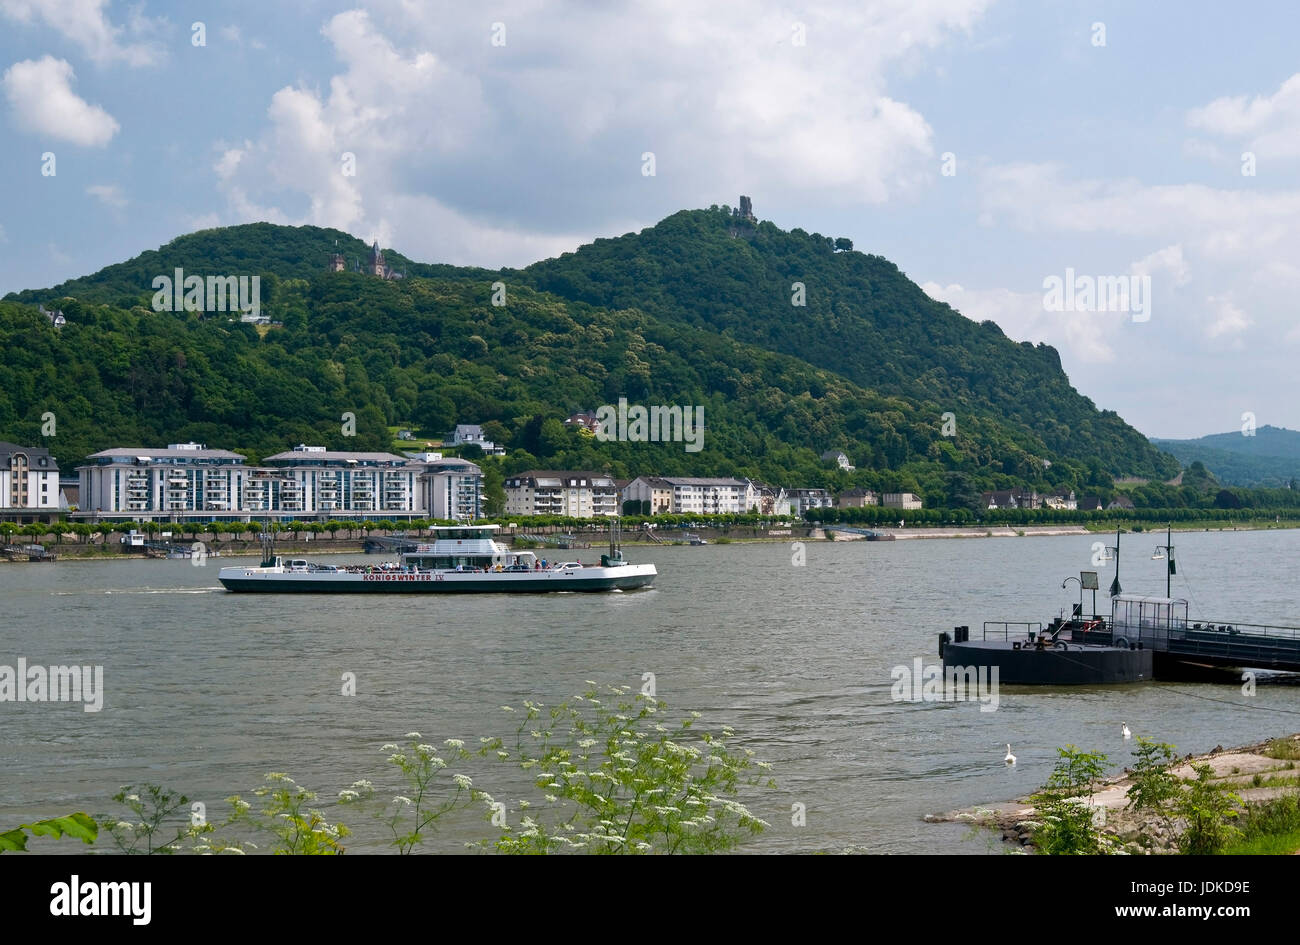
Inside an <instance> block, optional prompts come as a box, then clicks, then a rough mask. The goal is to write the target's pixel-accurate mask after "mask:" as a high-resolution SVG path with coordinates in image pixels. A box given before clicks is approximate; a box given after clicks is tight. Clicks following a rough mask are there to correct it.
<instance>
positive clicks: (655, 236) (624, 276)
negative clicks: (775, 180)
mask: <svg viewBox="0 0 1300 945" xmlns="http://www.w3.org/2000/svg"><path fill="white" fill-rule="evenodd" d="M523 276H524V278H526V279H528V280H529V281H530V282H531V284H533V285H534V286H536V287H537V288H539V289H543V290H545V291H548V292H552V293H554V294H556V295H559V296H562V297H564V298H571V299H579V300H581V301H584V302H589V303H591V304H593V305H601V306H605V307H613V308H628V307H637V308H640V309H642V310H643V311H646V312H649V313H651V314H653V315H655V316H657V317H658V318H660V319H662V320H663V321H664V322H665V323H667V324H680V323H686V324H691V325H694V326H697V327H706V328H708V329H710V330H712V331H717V332H724V333H726V334H727V335H728V336H730V337H734V338H736V339H737V340H739V341H745V342H749V343H751V344H756V345H759V346H761V347H763V348H767V349H769V350H773V351H780V352H783V353H785V354H790V355H794V356H796V357H798V358H801V359H802V360H805V361H807V362H809V363H810V364H814V365H816V366H818V367H821V368H825V369H827V370H831V371H834V372H836V373H837V374H840V375H842V376H843V377H846V378H848V379H849V380H852V381H854V382H855V383H857V384H860V385H862V386H864V387H869V388H873V389H876V390H882V391H890V392H894V393H899V394H903V395H905V396H907V397H910V398H915V399H918V400H924V401H931V402H933V403H935V404H938V405H939V406H940V408H941V409H942V410H946V411H952V412H954V413H955V414H956V415H957V416H958V417H959V418H960V417H962V416H966V415H969V414H970V413H972V412H974V413H990V414H992V415H993V416H996V417H998V418H1000V419H1003V420H1006V421H1010V422H1011V423H1013V424H1015V425H1017V426H1019V427H1022V428H1024V429H1027V430H1030V431H1032V432H1033V434H1034V436H1035V439H1036V440H1037V441H1038V442H1040V443H1041V444H1042V452H1043V455H1044V457H1045V458H1047V457H1054V456H1066V457H1072V458H1075V459H1079V460H1083V461H1087V460H1088V459H1090V458H1093V457H1101V458H1102V459H1103V461H1104V462H1105V464H1106V465H1107V467H1108V468H1110V469H1111V470H1113V471H1115V472H1117V473H1118V472H1119V471H1120V469H1130V470H1136V469H1144V470H1147V472H1146V473H1143V474H1142V475H1150V476H1157V475H1159V476H1165V477H1168V476H1172V475H1174V474H1175V473H1176V472H1177V470H1178V465H1177V464H1176V463H1175V462H1174V461H1173V460H1171V459H1170V458H1169V457H1166V456H1162V455H1161V454H1160V453H1159V451H1158V450H1157V449H1155V448H1153V447H1152V446H1151V445H1150V443H1149V442H1148V441H1147V439H1146V438H1145V437H1144V436H1142V435H1141V434H1140V433H1138V431H1137V430H1135V429H1133V428H1132V427H1130V426H1129V425H1128V424H1127V423H1125V422H1124V421H1123V419H1121V418H1120V417H1119V415H1118V414H1116V413H1115V412H1114V411H1098V410H1097V408H1096V405H1094V404H1093V402H1092V401H1091V400H1090V399H1088V398H1087V397H1084V396H1082V395H1080V394H1079V393H1078V392H1077V391H1075V390H1074V389H1073V387H1071V386H1070V382H1069V379H1068V378H1067V377H1066V375H1065V373H1064V372H1063V371H1062V370H1061V361H1060V357H1059V356H1058V354H1057V352H1056V350H1055V349H1054V348H1052V347H1050V346H1048V345H1043V344H1039V345H1033V344H1030V343H1028V342H1025V343H1016V342H1013V341H1011V340H1010V339H1008V338H1007V337H1006V336H1005V335H1003V334H1002V331H1001V330H1000V329H999V328H998V327H997V325H995V324H994V323H993V322H987V321H986V322H983V323H980V324H977V323H975V322H973V321H971V320H970V319H968V318H965V317H964V316H962V315H961V314H959V313H958V312H956V311H955V310H953V309H952V308H950V307H949V306H948V305H946V304H944V303H942V302H937V301H935V300H934V299H932V298H930V297H929V296H928V295H926V294H925V293H924V292H923V291H922V290H921V288H920V287H919V286H917V285H916V283H914V282H912V281H911V280H910V279H908V278H907V276H905V275H904V274H903V273H902V272H901V271H899V269H898V267H897V266H895V265H894V264H893V263H891V262H890V261H889V260H887V259H884V258H882V257H880V256H872V255H866V254H863V253H859V252H851V251H850V252H840V251H837V250H836V249H835V240H834V239H833V238H831V237H826V236H822V235H820V234H818V233H812V234H809V233H805V232H804V231H803V230H800V229H795V230H791V231H789V232H786V231H783V230H780V229H778V228H777V227H776V226H775V225H774V224H772V223H770V222H759V223H756V224H749V223H745V222H743V221H739V220H738V219H737V218H736V217H734V216H733V215H732V213H731V212H730V211H729V210H728V208H726V207H714V208H712V209H710V210H690V211H682V212H680V213H677V214H674V215H673V216H671V217H669V218H667V219H666V220H664V221H662V222H661V223H659V224H658V225H657V226H654V227H651V228H649V229H646V230H643V231H642V232H640V233H637V234H627V235H626V236H623V237H620V238H618V239H602V240H596V241H595V242H594V243H592V244H590V245H588V246H584V247H582V248H581V249H579V250H578V251H577V252H576V253H566V254H564V255H563V256H561V257H559V258H558V259H549V260H546V261H544V262H539V263H536V264H534V265H532V266H530V267H528V268H527V269H526V270H524V273H523ZM795 283H801V284H802V285H803V287H804V295H805V301H806V304H805V305H804V306H803V307H798V306H795V305H793V304H792V299H793V297H794V291H795V290H794V289H793V288H792V287H794V284H795Z"/></svg>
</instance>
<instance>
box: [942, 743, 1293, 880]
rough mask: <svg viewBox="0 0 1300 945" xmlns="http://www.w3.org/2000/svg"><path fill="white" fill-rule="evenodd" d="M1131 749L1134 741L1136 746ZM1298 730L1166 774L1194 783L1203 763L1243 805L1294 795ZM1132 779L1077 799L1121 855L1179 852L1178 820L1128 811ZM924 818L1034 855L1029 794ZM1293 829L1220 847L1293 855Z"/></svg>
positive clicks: (1189, 761)
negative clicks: (989, 835)
mask: <svg viewBox="0 0 1300 945" xmlns="http://www.w3.org/2000/svg"><path fill="white" fill-rule="evenodd" d="M1135 747H1136V743H1135ZM1297 759H1300V734H1295V735H1289V736H1282V737H1280V738H1272V739H1269V740H1267V741H1263V742H1258V743H1256V744H1253V745H1247V746H1244V747H1241V748H1230V749H1225V748H1224V747H1223V746H1221V745H1220V746H1218V747H1216V748H1214V749H1213V750H1212V751H1209V752H1207V753H1205V754H1202V755H1190V754H1189V755H1187V756H1186V757H1185V758H1183V760H1182V761H1181V762H1180V763H1178V764H1177V765H1175V766H1173V767H1171V768H1170V769H1169V773H1170V774H1172V775H1173V776H1174V777H1175V778H1178V779H1179V780H1181V781H1183V782H1187V783H1190V782H1192V781H1194V780H1196V777H1197V774H1196V770H1195V769H1196V768H1197V767H1199V766H1201V765H1207V766H1209V768H1210V771H1211V777H1210V783H1211V784H1213V785H1214V786H1215V787H1216V788H1218V789H1220V790H1223V791H1230V792H1232V793H1233V794H1235V795H1236V796H1237V797H1238V798H1239V799H1240V806H1241V807H1242V808H1244V809H1246V810H1249V809H1250V808H1251V807H1258V806H1260V805H1263V804H1267V803H1269V802H1276V801H1280V800H1283V799H1284V798H1286V797H1288V796H1289V797H1295V796H1297V794H1300V769H1298V767H1297ZM1133 785H1134V777H1133V775H1132V772H1131V770H1130V769H1129V768H1127V767H1126V768H1125V769H1124V773H1123V774H1121V775H1117V776H1114V777H1111V778H1107V779H1105V780H1103V781H1101V782H1100V783H1099V784H1098V786H1097V789H1096V790H1094V791H1093V792H1092V793H1091V794H1088V795H1085V796H1084V797H1083V798H1082V799H1081V803H1083V804H1085V805H1086V806H1087V807H1089V808H1091V809H1092V810H1093V823H1094V825H1096V826H1097V827H1098V828H1099V829H1100V831H1101V832H1102V833H1103V834H1105V835H1107V836H1109V837H1110V838H1112V839H1113V840H1114V841H1115V843H1116V844H1117V845H1118V846H1119V847H1120V849H1121V850H1122V852H1125V853H1129V854H1138V855H1149V854H1169V853H1177V852H1178V847H1177V844H1178V840H1179V837H1180V836H1181V835H1182V833H1183V831H1184V830H1185V829H1186V827H1187V825H1186V822H1185V821H1182V820H1181V819H1179V818H1176V817H1170V816H1162V815H1161V814H1160V813H1159V812H1153V811H1141V812H1138V811H1132V810H1129V809H1128V805H1129V789H1130V788H1131V787H1133ZM925 821H926V822H927V823H967V824H971V825H972V826H974V827H979V828H984V829H987V830H990V831H993V832H996V833H1000V834H1001V838H1002V841H1003V842H1004V843H1007V844H1009V845H1010V846H1012V847H1013V848H1020V849H1022V850H1023V851H1024V852H1034V834H1035V832H1036V830H1037V829H1038V827H1039V826H1040V821H1039V820H1038V810H1037V808H1036V807H1035V805H1034V802H1033V799H1032V798H1031V797H1023V798H1020V799H1017V800H1013V801H1006V802H1003V803H1000V804H992V805H981V806H977V807H968V808H964V809H961V810H956V811H951V812H948V813H943V814H929V815H927V816H926V817H925ZM1294 834H1295V829H1294V826H1292V827H1291V828H1290V829H1286V830H1283V831H1281V832H1280V833H1278V834H1276V835H1274V836H1273V837H1272V839H1273V840H1277V841H1281V843H1280V844H1277V843H1274V844H1272V845H1270V844H1268V843H1261V842H1260V841H1261V840H1262V839H1264V837H1268V834H1264V835H1263V837H1255V838H1251V839H1250V840H1247V841H1245V842H1242V843H1240V844H1239V845H1238V847H1232V846H1230V847H1228V848H1227V849H1225V850H1224V851H1223V852H1224V853H1228V854H1232V853H1239V852H1240V853H1245V852H1251V851H1253V850H1254V849H1255V848H1263V849H1267V848H1269V847H1270V846H1272V847H1277V846H1281V847H1282V849H1273V850H1272V852H1281V853H1300V839H1297V840H1296V842H1295V844H1294V845H1292V841H1291V839H1289V838H1292V837H1293V835H1294Z"/></svg>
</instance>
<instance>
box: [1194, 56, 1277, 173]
mask: <svg viewBox="0 0 1300 945" xmlns="http://www.w3.org/2000/svg"><path fill="white" fill-rule="evenodd" d="M1187 123H1188V124H1189V125H1190V126H1192V127H1193V128H1199V129H1201V130H1203V131H1208V132H1210V133H1211V134H1217V135H1222V136H1224V137H1228V138H1240V139H1244V140H1245V141H1246V144H1247V147H1248V148H1249V149H1250V150H1252V151H1255V152H1257V153H1258V154H1260V155H1262V156H1266V157H1280V158H1294V157H1300V73H1297V74H1295V75H1293V76H1291V78H1289V79H1287V80H1286V81H1285V82H1283V83H1282V85H1281V86H1280V87H1279V88H1278V90H1277V91H1276V92H1274V93H1273V94H1272V95H1267V96H1263V95H1257V96H1255V97H1254V98H1252V99H1248V98H1247V97H1246V96H1244V95H1239V96H1235V97H1224V98H1216V99H1215V100H1214V101H1212V102H1210V103H1209V104H1208V105H1203V106H1202V107H1200V108H1194V109H1192V110H1191V111H1190V112H1188V114H1187Z"/></svg>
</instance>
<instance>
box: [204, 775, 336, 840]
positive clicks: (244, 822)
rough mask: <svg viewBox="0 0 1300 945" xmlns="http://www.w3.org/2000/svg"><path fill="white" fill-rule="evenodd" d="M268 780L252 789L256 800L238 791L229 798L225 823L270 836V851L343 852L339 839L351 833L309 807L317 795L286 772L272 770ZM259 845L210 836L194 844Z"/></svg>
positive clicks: (227, 799)
mask: <svg viewBox="0 0 1300 945" xmlns="http://www.w3.org/2000/svg"><path fill="white" fill-rule="evenodd" d="M266 781H267V783H266V784H265V785H263V786H262V787H259V788H257V789H256V790H254V791H253V796H254V797H255V798H257V801H256V802H255V803H250V802H248V801H245V800H244V799H243V798H242V797H240V796H239V795H238V794H236V795H234V796H233V797H228V798H226V802H227V803H229V804H230V806H231V809H232V813H231V815H230V818H229V819H228V820H227V821H226V824H225V826H227V827H232V826H244V827H251V828H252V829H253V830H255V831H258V832H260V833H265V834H269V835H270V837H271V843H272V846H271V852H272V853H276V854H291V855H301V856H336V855H340V854H342V853H343V850H344V848H343V845H342V844H341V843H340V841H341V840H342V839H343V838H344V837H346V836H348V834H349V833H350V832H351V831H349V830H348V828H347V827H345V826H344V825H343V824H331V823H330V822H329V821H328V820H326V819H325V814H324V813H323V812H322V811H320V810H318V809H316V808H314V807H310V806H308V805H309V803H310V802H311V801H314V800H316V794H315V793H314V792H312V791H308V790H306V789H305V788H302V787H300V786H299V785H298V783H297V782H295V781H294V780H293V778H291V777H289V776H288V775H287V774H284V773H283V772H278V771H273V772H271V773H270V774H268V775H267V776H266ZM250 849H256V844H253V843H248V842H243V843H241V842H236V841H230V842H226V841H219V840H216V839H210V840H209V841H208V842H206V843H204V842H201V843H200V844H199V845H198V846H196V847H195V852H197V853H243V852H247V850H250Z"/></svg>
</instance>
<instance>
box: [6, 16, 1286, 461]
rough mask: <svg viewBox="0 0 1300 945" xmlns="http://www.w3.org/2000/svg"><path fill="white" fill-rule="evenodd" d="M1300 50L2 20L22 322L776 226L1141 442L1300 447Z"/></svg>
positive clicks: (13, 285)
mask: <svg viewBox="0 0 1300 945" xmlns="http://www.w3.org/2000/svg"><path fill="white" fill-rule="evenodd" d="M1298 31H1300V7H1297V6H1296V5H1295V4H1294V3H1289V2H1283V0H1279V2H1251V0H1241V2H1238V3H1236V4H1233V5H1232V6H1231V7H1224V5H1223V4H1220V3H1209V2H1196V0H1190V2H1173V0H1163V2H1154V0H1152V2H1141V3H1134V2H1132V0H1129V2H1105V0H1089V2H1074V0H1056V2H1052V3H1043V2H1041V0H1040V2H1028V0H1024V2H1020V0H1005V2H1004V0H855V2H845V3H816V4H811V3H810V4H798V3H792V4H791V3H779V2H770V3H769V2H765V0H752V2H729V3H712V4H701V3H694V2H687V0H681V2H665V0H637V2H604V3H601V2H589V0H581V2H580V0H574V2H537V0H494V2H493V3H492V4H490V5H480V4H477V3H468V2H462V3H438V2H415V0H374V2H370V3H355V2H354V3H349V2H339V3H335V2H317V0H304V2H295V3H282V4H278V3H271V4H268V3H265V2H264V0H259V2H244V0H235V2H225V3H223V2H203V3H188V2H183V0H182V2H166V3H163V2H158V0H144V2H130V3H126V2H110V0H0V112H3V114H0V134H3V139H2V140H3V142H4V146H3V147H2V148H0V294H3V293H5V292H11V291H17V290H20V289H25V288H40V287H44V286H50V285H55V284H57V283H59V282H61V281H63V280H65V279H68V278H73V277H76V276H80V275H86V274H89V273H91V272H94V271H96V270H98V269H100V268H102V267H103V266H105V265H109V264H111V263H114V262H120V261H122V260H125V259H128V258H130V257H132V256H135V255H137V254H138V253H140V252H142V251H144V250H147V249H153V248H156V247H158V246H160V245H162V244H164V243H166V242H168V241H169V240H171V239H173V238H175V237H176V236H179V235H181V234H183V233H187V232H191V231H193V230H196V229H203V228H207V227H214V226H226V225H233V224H238V223H247V222H253V221H258V220H267V221H271V222H275V223H286V224H314V225H319V226H331V227H337V228H339V229H342V230H346V231H348V232H350V233H353V234H354V235H356V236H358V237H360V238H362V239H364V240H366V241H370V240H372V239H378V240H379V242H380V243H381V245H384V246H390V247H393V248H395V249H397V250H398V251H400V252H401V253H403V254H405V255H406V256H408V257H410V258H412V259H416V260H420V261H423V262H447V263H455V264H473V265H480V266H485V267H488V268H494V269H495V268H499V267H502V266H522V265H526V264H527V263H529V262H533V261H536V260H538V259H542V258H546V257H548V256H554V255H556V254H558V253H561V252H565V251H568V250H572V249H574V248H576V247H577V246H579V245H580V244H582V243H585V242H590V241H591V240H592V239H595V238H597V237H608V236H617V235H620V234H623V233H626V232H631V231H635V230H639V229H641V228H643V227H646V226H651V225H653V224H654V223H656V222H657V221H659V220H661V219H663V218H664V217H666V216H668V215H670V214H672V213H674V212H676V211H678V210H681V209H684V208H694V207H707V206H710V205H712V204H728V205H732V206H734V205H735V204H736V203H737V199H738V195H740V194H747V195H749V196H751V197H752V199H753V202H754V209H755V212H756V214H757V216H758V217H759V218H761V219H766V220H771V221H773V222H774V223H776V224H777V225H778V226H780V227H782V228H786V229H790V228H794V227H801V228H803V229H805V230H807V231H809V232H820V233H823V234H827V235H832V236H847V237H848V238H850V239H852V240H853V242H854V245H855V248H856V249H858V250H860V251H863V252H870V253H875V254H879V255H882V256H885V257H887V258H889V259H891V260H892V261H894V262H895V263H897V264H898V265H899V266H900V267H901V268H902V270H903V271H904V272H906V273H907V274H908V276H909V277H910V278H912V279H913V280H914V281H916V282H917V283H918V284H919V285H921V286H922V288H924V290H925V291H926V292H927V293H929V294H930V295H931V296H933V297H935V298H937V299H940V300H942V301H944V302H947V303H948V304H950V305H951V306H952V307H953V308H955V309H957V310H958V311H960V312H962V313H963V314H964V315H966V316H968V317H970V318H973V319H976V320H984V319H992V320H993V321H995V322H997V323H998V324H999V325H1000V326H1001V327H1002V329H1003V331H1004V332H1006V334H1007V335H1009V336H1010V337H1012V338H1015V339H1016V340H1021V341H1024V340H1028V341H1033V342H1046V343H1048V344H1051V345H1053V346H1055V347H1056V348H1057V349H1058V350H1059V352H1060V354H1061V361H1062V365H1063V367H1064V368H1065V370H1066V372H1067V373H1068V374H1069V376H1070V379H1071V381H1072V383H1073V384H1074V386H1075V387H1076V388H1078V389H1079V390H1080V391H1081V392H1082V393H1084V394H1086V395H1087V396H1089V397H1091V398H1092V399H1093V400H1094V402H1096V403H1097V405H1098V406H1099V407H1101V408H1104V409H1110V410H1115V411H1117V412H1118V413H1119V414H1120V415H1121V416H1123V417H1124V418H1125V419H1126V420H1128V421H1129V422H1130V423H1132V424H1133V425H1134V426H1136V427H1137V428H1138V429H1139V430H1141V431H1142V432H1144V433H1146V434H1148V435H1151V436H1164V437H1194V436H1200V435H1203V434H1208V433H1217V432H1224V431H1229V430H1237V429H1239V428H1241V426H1242V424H1243V423H1244V422H1245V418H1246V415H1247V414H1249V415H1250V416H1251V418H1252V419H1253V420H1254V422H1256V423H1258V424H1259V425H1263V424H1266V423H1271V424H1274V425H1277V426H1285V427H1291V428H1300V397H1297V396H1296V393H1297V385H1296V371H1295V368H1294V365H1295V363H1296V360H1297V356H1300V321H1298V320H1297V313H1296V304H1295V300H1296V299H1297V298H1300V46H1297V44H1296V43H1295V36H1296V34H1297V32H1298ZM651 154H652V155H653V174H650V173H648V172H647V171H648V170H649V162H648V158H647V156H648V155H651ZM51 156H52V158H51ZM51 172H53V173H51ZM1096 286H1104V287H1108V288H1107V291H1103V292H1100V293H1096V292H1092V291H1091V289H1092V288H1094V287H1096ZM1117 286H1123V287H1124V288H1125V289H1126V290H1127V291H1126V292H1124V293H1122V294H1121V293H1120V292H1119V289H1118V288H1117ZM1053 287H1057V288H1063V289H1064V291H1061V292H1056V293H1053V291H1052V290H1053Z"/></svg>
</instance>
